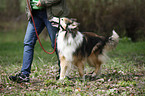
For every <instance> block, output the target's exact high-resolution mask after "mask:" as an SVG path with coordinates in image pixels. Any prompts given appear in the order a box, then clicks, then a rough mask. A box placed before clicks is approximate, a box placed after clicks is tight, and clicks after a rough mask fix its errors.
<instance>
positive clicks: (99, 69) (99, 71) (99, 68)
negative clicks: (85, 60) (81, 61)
mask: <svg viewBox="0 0 145 96" xmlns="http://www.w3.org/2000/svg"><path fill="white" fill-rule="evenodd" d="M100 73H101V63H97V64H96V66H95V71H94V72H93V74H92V77H95V76H97V75H99V74H100Z"/></svg>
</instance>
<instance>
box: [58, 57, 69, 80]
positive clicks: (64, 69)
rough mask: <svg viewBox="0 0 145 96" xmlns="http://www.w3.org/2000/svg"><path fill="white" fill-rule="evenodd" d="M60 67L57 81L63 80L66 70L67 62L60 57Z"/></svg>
mask: <svg viewBox="0 0 145 96" xmlns="http://www.w3.org/2000/svg"><path fill="white" fill-rule="evenodd" d="M60 62H61V63H60V67H61V70H60V78H59V80H63V79H64V78H65V74H66V70H67V67H68V66H67V61H66V59H65V57H64V56H61V57H60Z"/></svg>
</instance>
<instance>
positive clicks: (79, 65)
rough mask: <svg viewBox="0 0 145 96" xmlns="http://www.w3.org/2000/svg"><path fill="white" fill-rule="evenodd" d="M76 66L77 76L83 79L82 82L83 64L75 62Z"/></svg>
mask: <svg viewBox="0 0 145 96" xmlns="http://www.w3.org/2000/svg"><path fill="white" fill-rule="evenodd" d="M76 66H77V67H78V71H79V75H80V77H81V78H83V80H85V76H84V63H83V62H82V61H81V62H77V63H76Z"/></svg>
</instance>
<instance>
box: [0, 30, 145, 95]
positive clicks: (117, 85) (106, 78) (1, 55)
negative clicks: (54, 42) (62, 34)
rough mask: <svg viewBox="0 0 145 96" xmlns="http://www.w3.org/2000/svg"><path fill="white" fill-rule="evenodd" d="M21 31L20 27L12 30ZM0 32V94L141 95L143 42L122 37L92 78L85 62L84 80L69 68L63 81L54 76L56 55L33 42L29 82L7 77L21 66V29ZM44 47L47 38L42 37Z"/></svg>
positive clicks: (144, 65)
mask: <svg viewBox="0 0 145 96" xmlns="http://www.w3.org/2000/svg"><path fill="white" fill-rule="evenodd" d="M15 31H22V30H15ZM14 33H15V32H1V35H0V46H1V47H0V73H1V75H0V94H1V96H6V95H10V96H13V95H14V96H16V95H22V96H35V95H36V96H47V95H50V96H56V95H65V96H69V95H71V96H75V95H78V96H80V95H81V96H84V95H89V96H90V95H91V96H92V95H98V96H99V95H121V96H126V95H132V96H133V95H136V96H140V95H145V86H144V85H145V76H144V75H145V42H136V43H133V42H131V41H130V40H124V39H122V40H121V41H120V43H119V45H118V46H117V48H116V49H115V50H113V51H112V52H110V53H109V57H110V59H109V60H108V62H107V63H106V64H104V65H102V73H101V74H100V76H99V77H98V78H92V77H91V76H90V74H89V72H91V71H92V69H91V68H90V67H88V66H86V69H85V71H86V80H85V81H82V80H81V79H80V78H79V75H78V72H77V70H75V71H73V72H72V73H71V74H70V76H69V77H68V78H66V79H65V80H64V82H60V81H58V80H56V77H57V76H58V72H57V70H58V66H57V59H56V55H55V54H53V55H48V54H46V53H44V52H43V50H42V49H41V48H40V46H39V44H38V43H37V44H36V46H35V55H34V61H33V64H32V69H31V72H32V73H31V75H30V78H31V81H30V83H15V82H12V81H10V80H9V79H8V76H9V75H15V73H18V72H19V71H20V70H21V66H22V54H23V38H24V32H23V33H20V32H17V34H14ZM42 44H43V46H44V47H45V49H47V50H48V51H52V49H51V48H50V43H49V41H44V40H42Z"/></svg>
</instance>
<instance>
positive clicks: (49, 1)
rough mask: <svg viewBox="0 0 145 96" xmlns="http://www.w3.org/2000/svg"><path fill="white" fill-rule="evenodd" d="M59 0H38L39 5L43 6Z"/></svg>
mask: <svg viewBox="0 0 145 96" xmlns="http://www.w3.org/2000/svg"><path fill="white" fill-rule="evenodd" d="M60 1H61V0H40V2H41V5H42V6H45V7H49V6H52V5H53V4H57V3H59V2H60Z"/></svg>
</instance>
